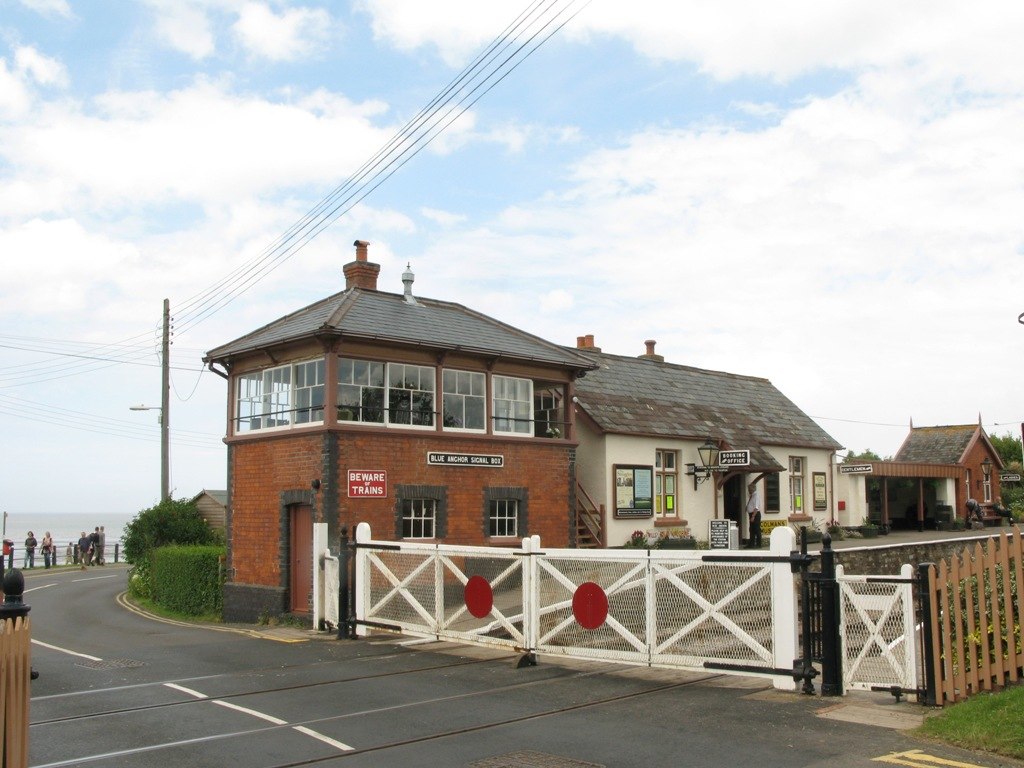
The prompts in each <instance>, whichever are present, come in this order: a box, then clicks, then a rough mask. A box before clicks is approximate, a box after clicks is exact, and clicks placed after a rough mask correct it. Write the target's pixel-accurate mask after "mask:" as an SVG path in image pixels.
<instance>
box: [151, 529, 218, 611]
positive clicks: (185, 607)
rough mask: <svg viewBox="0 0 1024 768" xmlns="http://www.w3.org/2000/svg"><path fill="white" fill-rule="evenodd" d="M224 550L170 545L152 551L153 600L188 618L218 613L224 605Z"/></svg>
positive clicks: (216, 547)
mask: <svg viewBox="0 0 1024 768" xmlns="http://www.w3.org/2000/svg"><path fill="white" fill-rule="evenodd" d="M224 554H225V550H224V547H221V546H185V547H182V546H170V547H160V548H158V549H155V550H153V552H152V556H151V558H150V563H151V568H152V571H151V577H152V578H151V581H150V585H151V589H152V598H153V600H154V601H155V602H156V603H157V604H158V605H161V606H163V607H164V608H168V609H170V610H172V611H177V612H178V613H183V614H186V615H188V616H200V615H203V614H209V613H218V614H219V613H220V611H221V608H222V606H223V597H222V589H221V588H222V586H223V581H224V579H223V571H224V569H223V562H224Z"/></svg>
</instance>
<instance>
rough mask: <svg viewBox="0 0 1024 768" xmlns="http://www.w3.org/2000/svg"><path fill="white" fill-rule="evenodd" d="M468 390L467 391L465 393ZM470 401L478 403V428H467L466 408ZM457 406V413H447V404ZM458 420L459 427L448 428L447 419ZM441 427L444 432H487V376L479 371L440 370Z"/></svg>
mask: <svg viewBox="0 0 1024 768" xmlns="http://www.w3.org/2000/svg"><path fill="white" fill-rule="evenodd" d="M467 390H468V391H467ZM470 401H474V402H476V401H479V403H480V409H481V411H482V413H481V415H480V426H479V427H467V426H465V424H466V406H467V405H468V403H469V402H470ZM449 402H451V403H452V404H453V405H455V404H456V403H457V404H458V410H459V411H460V412H459V413H452V412H451V411H449V408H448V404H449ZM449 416H451V418H453V419H455V418H460V419H461V425H460V426H449V425H448V419H449ZM441 425H442V427H443V428H444V430H445V431H446V432H480V433H483V432H486V431H487V374H485V373H483V372H481V371H462V370H459V369H457V368H443V369H441Z"/></svg>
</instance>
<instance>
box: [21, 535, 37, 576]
mask: <svg viewBox="0 0 1024 768" xmlns="http://www.w3.org/2000/svg"><path fill="white" fill-rule="evenodd" d="M38 544H39V542H38V541H36V536H35V534H34V533H32V531H29V532H28V536H27V537H26V538H25V564H24V566H23V567H25V568H35V566H36V546H37V545H38Z"/></svg>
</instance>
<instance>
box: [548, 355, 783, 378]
mask: <svg viewBox="0 0 1024 768" xmlns="http://www.w3.org/2000/svg"><path fill="white" fill-rule="evenodd" d="M565 348H566V349H571V350H574V351H576V352H579V353H580V354H582V355H584V356H588V355H599V356H601V357H612V358H615V359H616V360H623V361H628V362H632V363H636V364H638V365H639V364H645V363H646V364H654V365H663V366H667V367H669V368H674V369H676V370H681V371H692V372H694V373H709V374H714V375H717V376H728V377H730V378H734V379H743V380H745V381H763V382H767V383H769V384H771V379H768V378H765V377H764V376H752V375H750V374H746V373H732V372H730V371H719V370H715V369H713V368H698V367H697V366H695V365H684V364H683V363H671V362H667V361H665V360H651V359H650V358H643V357H633V356H630V355H617V354H614V353H612V352H597V351H595V350H593V349H579V348H577V347H569V346H566V347H565ZM772 386H774V385H772Z"/></svg>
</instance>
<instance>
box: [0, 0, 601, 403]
mask: <svg viewBox="0 0 1024 768" xmlns="http://www.w3.org/2000/svg"><path fill="white" fill-rule="evenodd" d="M589 3H590V0H568V2H565V0H534V2H532V3H531V4H530V5H528V6H527V8H526V9H524V10H523V11H522V12H520V14H519V15H518V16H517V17H516V18H515V19H514V20H513V21H512V22H511V23H510V24H509V25H508V26H506V28H505V29H504V30H503V31H502V33H501V34H500V35H499V36H498V37H496V38H495V39H494V40H493V41H491V43H490V44H489V45H488V46H487V47H486V48H485V49H484V50H483V51H482V52H481V53H479V54H478V55H477V56H476V57H475V59H474V60H473V61H472V62H471V63H470V64H469V65H467V67H465V68H464V69H463V70H462V72H460V73H459V74H458V75H457V76H456V77H455V78H454V79H453V80H452V81H451V82H450V83H449V84H448V85H447V86H445V87H444V88H442V89H441V91H440V92H439V93H438V94H437V95H436V96H435V97H434V98H433V99H432V100H431V101H430V102H429V103H428V104H427V105H426V106H425V107H423V108H422V109H420V110H419V112H417V114H416V115H415V116H414V117H413V118H412V119H411V120H410V121H408V122H407V123H406V124H405V125H404V126H403V127H402V128H401V129H400V130H399V131H398V132H397V133H396V134H395V135H394V136H392V138H391V139H390V140H389V141H388V142H386V143H385V144H384V146H382V147H381V148H380V149H379V150H378V151H377V152H376V153H375V154H374V155H372V156H371V157H370V158H369V159H368V160H367V161H365V162H364V163H363V164H362V165H361V166H360V168H359V169H357V171H356V172H355V173H354V174H353V175H351V176H350V177H349V178H348V179H347V180H346V181H345V182H343V183H342V184H341V185H339V186H338V187H336V188H335V189H334V190H333V191H332V192H331V193H330V194H329V195H328V196H327V197H325V198H324V199H322V200H321V201H320V202H319V203H318V204H317V205H316V206H314V207H313V208H312V209H311V210H310V211H309V212H308V213H307V214H306V215H305V216H303V217H302V218H301V219H300V220H299V221H298V222H296V223H295V224H293V225H292V226H291V227H290V228H289V229H288V230H286V231H285V233H284V234H282V235H281V236H280V237H278V238H277V239H276V240H275V241H273V242H272V243H271V244H270V245H268V246H267V247H266V248H264V249H263V251H261V252H260V253H259V254H257V255H256V256H255V257H253V258H252V259H250V260H248V261H247V262H245V263H244V264H242V265H241V266H239V267H238V268H236V269H235V270H233V271H231V272H230V273H229V274H228V275H226V276H225V277H224V278H222V279H221V280H219V281H217V282H216V283H214V284H213V285H211V286H210V287H208V288H207V289H205V290H203V291H200V292H199V293H197V294H195V295H193V296H192V297H191V298H189V299H187V300H186V301H185V302H184V303H183V304H182V305H181V307H180V308H179V312H178V315H179V318H180V320H179V323H178V331H179V333H184V332H185V331H187V330H189V329H191V328H194V327H195V326H196V325H198V324H199V323H201V322H203V321H205V320H207V319H209V318H210V317H211V316H212V315H213V314H215V313H216V312H218V311H220V310H221V309H223V308H224V307H226V306H227V305H228V304H230V303H231V302H233V301H234V300H235V299H236V298H238V297H239V296H241V295H242V294H244V293H245V292H246V291H248V290H250V289H251V288H252V287H253V286H255V285H256V284H257V283H259V282H260V281H262V280H263V279H264V278H266V277H267V276H268V275H269V274H270V273H271V272H273V271H274V270H276V269H277V268H278V267H280V266H281V264H283V263H284V262H285V261H286V260H288V259H289V258H291V257H292V256H293V255H295V253H297V252H298V251H299V250H300V249H301V248H303V247H304V246H305V245H306V244H307V243H308V242H310V241H311V240H312V239H314V238H315V237H316V236H317V235H319V234H320V232H322V231H323V230H324V229H325V228H326V227H327V226H329V225H330V224H331V223H333V222H334V221H336V220H337V219H338V218H340V217H341V216H343V215H344V214H345V213H347V212H348V211H350V210H351V209H352V208H353V207H354V206H355V205H357V204H359V203H360V202H362V200H364V199H365V198H366V197H367V196H368V195H369V194H371V193H372V192H373V191H374V190H376V189H377V187H379V186H380V185H381V184H382V183H384V181H386V180H387V179H388V178H390V177H391V176H392V175H394V173H396V172H397V171H398V170H399V169H400V168H401V167H403V166H404V165H405V164H406V163H407V162H409V161H410V160H411V159H412V158H413V157H415V156H416V155H417V154H419V152H421V151H422V150H423V149H425V148H426V147H427V146H429V144H430V143H431V142H432V141H434V139H436V138H437V137H438V136H439V135H440V134H441V133H443V132H444V131H445V130H446V129H447V128H448V127H450V126H451V124H452V123H453V122H454V121H455V120H457V119H458V118H459V117H460V116H462V115H463V114H465V112H466V111H467V110H468V109H470V108H471V107H472V106H473V105H475V104H476V103H477V102H478V101H479V100H480V99H481V98H483V96H485V95H486V94H487V93H489V92H490V91H491V90H492V89H493V88H494V87H496V86H497V85H498V83H500V82H502V81H503V80H504V79H505V78H506V77H507V76H508V75H509V74H511V73H512V72H513V71H515V69H517V68H518V67H519V66H520V65H521V64H522V63H523V62H524V61H526V59H527V58H529V57H530V56H532V55H533V53H535V52H536V51H537V50H538V49H539V48H540V47H541V46H542V45H543V44H544V43H546V42H547V41H548V40H549V39H550V38H551V37H552V36H553V35H555V34H556V33H557V32H558V31H559V30H561V29H562V28H563V27H564V26H565V25H566V24H567V23H568V22H569V21H571V20H572V19H573V18H575V17H576V16H577V15H578V14H579V13H581V12H582V11H583V9H584V8H586V7H587V5H589ZM574 6H579V7H578V8H577V9H576V10H575V11H572V12H571V13H570V10H571V9H572V8H573V7H574ZM147 336H148V334H140V335H138V336H134V337H129V338H128V339H125V340H123V341H121V342H114V343H112V344H101V345H97V346H96V347H94V348H91V349H86V350H83V351H76V352H62V351H56V350H53V349H48V348H43V347H41V346H39V345H40V344H43V345H49V344H52V345H55V344H58V343H60V342H59V341H58V340H49V341H47V340H41V339H35V340H34V341H35V342H36V344H37V346H34V347H33V346H28V345H25V344H24V343H23V342H22V343H18V344H12V343H8V344H3V343H0V347H2V348H9V349H16V350H19V351H28V352H36V353H40V354H49V355H53V356H56V357H63V358H75V359H77V360H78V361H79V362H76V363H73V364H68V363H66V362H63V363H58V362H56V361H51V362H45V363H26V364H23V365H21V366H18V368H19V369H20V370H19V371H18V372H17V373H13V374H10V373H8V374H0V388H9V387H14V386H24V385H28V384H38V383H42V382H46V381H53V380H56V379H61V378H66V377H69V376H74V375H78V374H81V373H89V372H94V371H98V370H102V369H104V368H109V367H112V366H114V365H120V364H133V365H142V366H147V367H149V366H156V365H159V363H146V362H143V361H144V359H145V358H146V357H147V356H149V355H150V354H153V353H154V352H155V351H156V350H155V349H154V347H155V345H154V347H150V346H149V345H146V346H142V345H132V344H131V342H134V341H135V340H137V339H140V338H147ZM3 338H4V337H2V336H0V339H3ZM11 338H14V337H11ZM114 350H120V351H116V352H115V351H114ZM8 370H10V368H8ZM175 370H184V371H188V372H195V371H197V370H199V371H201V370H202V369H201V368H200V369H196V368H183V367H175Z"/></svg>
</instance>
